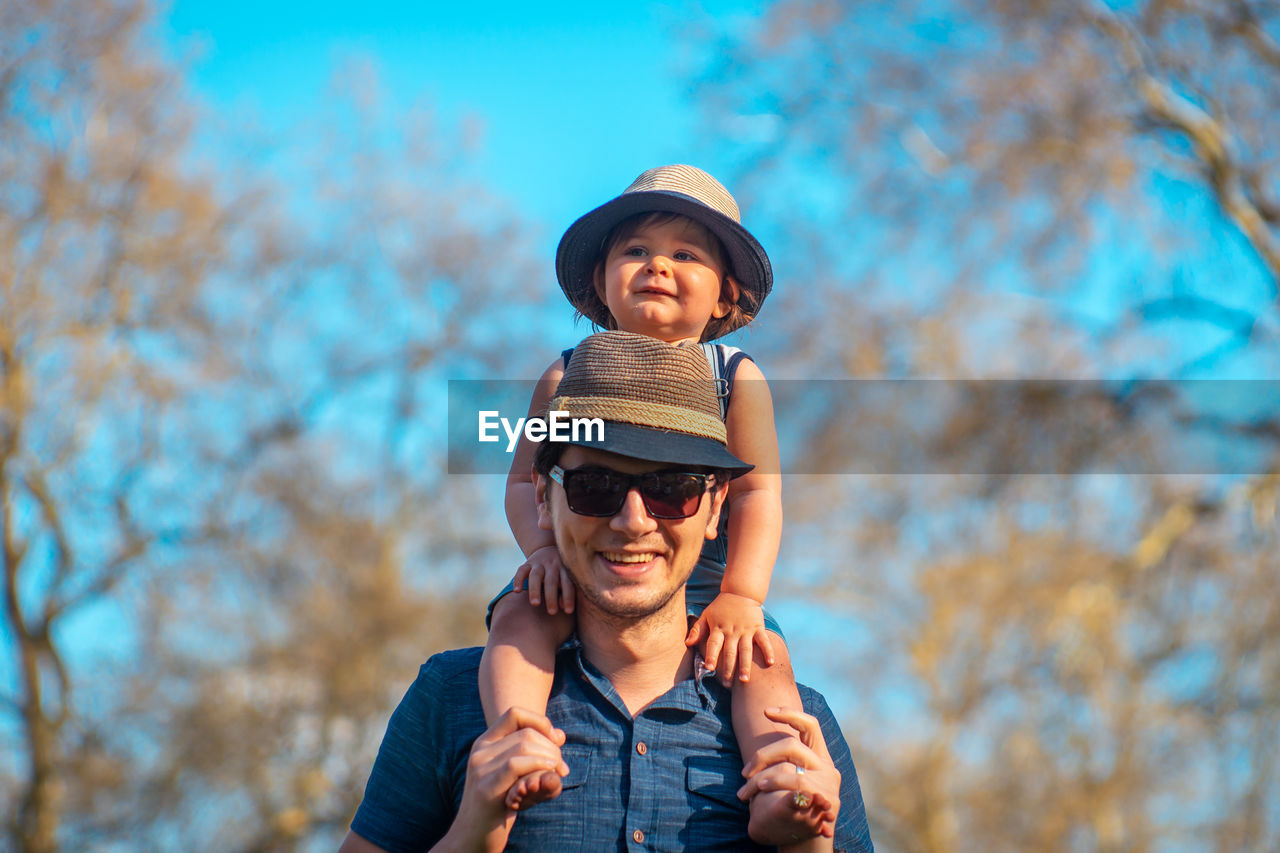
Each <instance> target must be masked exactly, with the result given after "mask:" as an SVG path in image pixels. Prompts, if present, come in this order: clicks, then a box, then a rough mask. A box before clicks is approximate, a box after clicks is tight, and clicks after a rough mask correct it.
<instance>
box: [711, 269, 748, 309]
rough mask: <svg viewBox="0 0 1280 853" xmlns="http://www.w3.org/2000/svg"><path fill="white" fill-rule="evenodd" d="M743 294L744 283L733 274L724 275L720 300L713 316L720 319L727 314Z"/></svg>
mask: <svg viewBox="0 0 1280 853" xmlns="http://www.w3.org/2000/svg"><path fill="white" fill-rule="evenodd" d="M741 295H742V285H740V284H738V280H737V279H736V278H734V277H733V276H731V275H726V276H725V277H724V282H723V283H722V284H721V285H720V301H719V302H717V303H716V307H715V310H713V311H712V312H711V316H712V317H715V318H716V319H717V320H719V319H720V318H721V317H724V316H726V315H727V314H728V313H729V311H730V310H732V309H733V306H735V305H737V304H738V297H739V296H741Z"/></svg>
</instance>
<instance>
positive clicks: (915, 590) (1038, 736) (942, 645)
mask: <svg viewBox="0 0 1280 853" xmlns="http://www.w3.org/2000/svg"><path fill="white" fill-rule="evenodd" d="M703 35H704V36H707V34H706V33H704V34H703ZM718 38H719V43H718V45H717V46H718V48H719V49H717V50H715V51H714V52H708V55H713V56H714V57H715V58H714V59H711V60H709V64H708V65H707V66H706V67H705V68H704V69H703V70H702V72H701V77H700V80H701V82H700V84H699V87H698V95H699V97H700V98H701V100H702V102H703V103H704V104H706V109H707V116H708V119H709V127H710V128H711V129H713V130H714V131H715V132H716V133H717V134H718V138H720V139H721V140H723V142H724V143H725V144H727V145H729V146H730V147H731V149H732V154H733V155H735V156H737V157H739V158H740V159H741V162H742V164H743V166H742V174H741V175H740V176H738V178H737V179H735V180H733V181H732V182H731V183H732V185H733V186H735V188H737V187H742V188H743V189H744V192H743V195H744V196H746V198H745V199H744V201H745V204H744V208H745V210H746V212H747V217H748V219H749V220H750V222H751V223H752V226H753V228H758V229H760V230H762V231H764V232H766V234H767V235H768V236H769V238H770V243H769V245H770V247H771V253H772V254H773V256H774V259H775V267H776V268H777V269H778V270H779V288H778V293H777V294H776V296H775V297H773V298H775V299H777V300H778V302H777V303H776V304H773V305H772V307H770V308H767V309H766V312H765V316H764V318H763V319H762V323H761V328H760V330H759V332H758V333H757V337H756V338H755V340H754V341H753V343H752V347H753V349H756V350H759V351H761V352H763V353H764V354H765V363H766V364H772V365H773V366H774V368H773V372H774V373H775V374H776V375H784V376H785V375H791V376H801V377H831V378H847V377H855V378H865V377H882V376H890V377H983V378H988V377H1043V376H1056V377H1072V378H1079V377H1092V376H1099V375H1101V376H1116V375H1119V376H1133V375H1135V374H1136V375H1139V376H1143V375H1156V376H1161V377H1174V378H1182V377H1199V378H1209V379H1214V378H1221V377H1224V376H1226V377H1239V376H1252V377H1273V376H1275V375H1276V372H1277V368H1278V367H1280V361H1278V359H1277V353H1280V347H1277V346H1276V338H1277V332H1278V331H1280V304H1278V301H1277V295H1278V285H1280V262H1278V260H1280V253H1278V252H1277V248H1278V246H1280V206H1277V199H1278V197H1280V171H1277V163H1280V160H1278V159H1277V157H1278V156H1280V149H1278V148H1277V141H1278V140H1280V124H1278V121H1277V116H1280V112H1277V109H1276V107H1277V106H1278V104H1277V99H1278V98H1280V50H1277V43H1278V41H1280V7H1277V6H1276V5H1275V4H1274V3H1269V2H1245V0H1238V2H1237V0H1232V2H1169V1H1168V0H1141V2H1134V3H1123V4H1117V3H1102V2H1087V0H1079V2H1031V3H1004V2H996V3H974V2H966V0H948V2H907V3H897V4H891V5H890V4H872V3H847V2H836V0H779V2H776V3H774V4H772V5H771V6H770V7H769V9H768V10H767V12H765V13H764V14H763V15H762V16H761V17H760V18H759V19H758V20H754V21H751V22H748V23H742V24H741V25H740V26H739V27H738V28H737V29H733V30H731V31H728V32H721V33H720V34H719V36H718ZM703 43H706V42H705V41H704V42H703ZM771 211H785V217H784V216H778V217H776V218H775V220H773V221H770V219H769V215H770V212H771ZM794 283H803V285H802V286H793V285H794ZM775 384H776V383H775ZM778 392H779V393H786V389H785V387H783V388H779V389H778ZM797 393H798V398H799V399H806V398H807V399H810V400H812V399H813V398H814V397H817V396H821V397H822V398H823V406H822V408H821V410H820V417H814V418H809V419H806V420H805V421H804V422H803V423H801V424H798V425H797V424H796V423H794V421H795V420H796V417H795V414H796V412H794V411H793V412H792V413H791V414H792V417H791V420H792V422H793V423H792V424H791V426H792V427H794V430H793V431H792V432H791V433H790V435H791V444H790V445H789V446H788V447H785V448H784V459H787V460H789V461H790V465H789V467H791V468H792V469H793V470H797V469H798V470H803V471H842V470H843V471H848V470H854V468H855V467H856V465H857V464H859V462H860V460H872V461H875V460H876V459H877V457H876V456H874V454H875V453H876V452H877V451H876V445H875V441H876V440H877V439H878V438H883V437H884V436H885V435H886V434H888V435H892V436H894V437H900V436H903V435H905V436H906V437H907V440H908V441H917V442H918V449H919V451H920V455H919V456H918V457H917V462H918V464H919V466H920V467H918V468H917V469H916V470H917V471H926V470H929V469H928V468H926V467H925V466H926V465H927V464H928V462H929V461H930V460H931V461H932V462H933V463H934V464H935V465H936V468H935V469H934V471H935V472H936V473H937V474H938V475H939V476H931V477H922V478H918V477H901V476H862V477H857V478H852V479H851V478H831V477H825V478H824V477H812V478H805V479H803V480H799V479H797V480H796V481H794V482H793V483H792V484H791V485H789V487H788V490H787V501H788V506H787V517H788V527H787V548H786V550H784V557H785V558H786V559H787V560H788V565H787V566H786V568H785V569H780V571H779V579H780V590H779V591H780V592H784V593H785V592H786V591H787V590H788V589H789V590H790V594H792V595H802V596H804V597H805V598H806V599H810V600H813V601H822V602H823V606H825V607H828V608H830V612H831V615H832V618H835V619H839V620H844V621H845V622H846V623H847V625H848V632H847V633H848V637H849V638H850V641H849V643H848V647H847V649H846V650H844V651H843V652H842V653H841V654H842V656H843V664H844V667H845V671H846V672H848V673H849V674H850V675H852V676H853V677H852V678H851V679H850V680H851V682H852V683H853V684H855V685H857V686H858V689H857V691H856V694H855V697H854V698H855V701H856V702H857V704H856V706H855V715H854V717H853V719H852V720H851V722H850V725H849V731H850V733H851V735H852V739H853V740H854V741H855V756H856V758H857V759H858V762H859V769H860V770H861V771H863V773H864V775H865V776H866V777H867V778H866V780H865V784H866V787H867V790H868V797H869V806H868V811H869V813H870V815H871V818H872V821H873V833H874V834H875V836H876V839H877V841H878V842H879V843H880V844H881V846H884V847H885V848H886V849H889V850H904V851H950V850H968V849H981V850H1010V851H1013V850H1040V849H1068V850H1153V851H1154V850H1200V849H1214V850H1222V851H1228V850H1257V851H1263V850H1272V849H1275V848H1276V846H1277V844H1278V843H1280V810H1277V808H1276V806H1275V804H1276V803H1277V802H1280V796H1278V793H1280V760H1278V753H1280V725H1277V723H1280V719H1278V714H1280V711H1278V710H1277V709H1278V708H1280V704H1278V703H1277V699H1280V679H1278V677H1277V673H1278V672H1280V667H1277V662H1280V607H1278V606H1277V603H1276V599H1275V596H1274V595H1268V594H1267V593H1265V592H1264V590H1266V589H1267V588H1268V587H1269V586H1272V585H1274V583H1275V581H1276V579H1277V578H1278V577H1280V557H1278V556H1277V555H1278V554H1280V548H1278V547H1277V544H1278V543H1277V541H1276V540H1277V518H1276V494H1277V492H1276V488H1277V480H1276V476H1275V474H1274V473H1257V474H1255V475H1253V476H1247V477H1245V476H1225V475H1224V476H1210V475H1198V476H1178V477H1156V476H1153V477H1109V476H1088V477H1084V476H1077V477H1028V476H1017V475H1018V474H1020V473H1022V474H1025V473H1027V472H1028V469H1027V468H1026V467H1022V466H1021V463H1022V461H1023V460H1025V459H1027V458H1030V457H1031V456H1032V455H1033V454H1034V453H1035V452H1037V449H1038V450H1041V451H1042V450H1043V449H1044V446H1043V444H1042V446H1040V447H1039V448H1037V442H1038V441H1039V442H1043V439H1044V436H1043V435H1039V434H1037V432H1038V431H1039V430H1037V431H1033V425H1034V427H1042V428H1048V429H1049V430H1052V429H1054V428H1055V427H1057V428H1059V429H1060V430H1062V431H1064V432H1065V433H1066V434H1068V435H1069V434H1070V433H1071V431H1072V430H1078V429H1079V428H1080V426H1081V425H1092V426H1096V427H1097V428H1098V432H1097V434H1096V435H1091V436H1080V435H1079V433H1077V437H1081V438H1082V439H1083V440H1079V441H1072V440H1062V436H1061V435H1060V436H1058V437H1057V438H1054V437H1053V436H1052V435H1051V436H1050V441H1049V442H1048V445H1047V446H1048V447H1050V448H1052V449H1054V450H1055V451H1056V452H1058V453H1059V458H1058V459H1057V460H1056V467H1052V466H1051V468H1050V469H1049V470H1051V471H1052V470H1061V471H1067V472H1072V471H1080V470H1092V471H1102V472H1105V471H1108V470H1123V466H1122V465H1120V464H1118V463H1117V464H1116V467H1108V465H1110V464H1113V463H1116V460H1117V459H1119V460H1123V459H1124V458H1125V457H1124V454H1131V455H1132V456H1134V457H1143V456H1144V455H1145V454H1155V455H1158V454H1156V453H1155V448H1156V447H1157V446H1158V445H1159V443H1160V442H1162V441H1163V442H1172V443H1173V445H1172V446H1175V447H1177V446H1181V447H1184V448H1185V447H1187V445H1186V444H1181V445H1179V444H1178V442H1183V441H1185V440H1186V434H1185V433H1180V432H1179V430H1181V429H1186V428H1188V426H1189V425H1190V426H1191V427H1207V428H1208V431H1209V432H1211V433H1212V432H1216V434H1217V435H1218V436H1219V439H1218V440H1219V441H1220V443H1221V446H1224V447H1225V446H1230V445H1233V444H1236V443H1239V442H1241V441H1243V440H1246V439H1248V440H1256V441H1257V445H1256V449H1257V450H1258V453H1259V457H1255V458H1261V459H1263V460H1264V461H1263V463H1262V464H1261V465H1260V466H1257V467H1255V468H1253V469H1252V470H1254V471H1259V470H1260V469H1261V470H1263V471H1265V469H1266V468H1267V467H1268V465H1270V466H1274V465H1275V461H1274V460H1275V459H1276V458H1277V451H1278V448H1280V411H1277V409H1276V407H1275V404H1274V400H1272V401H1271V402H1270V404H1267V403H1266V402H1265V401H1263V404H1262V405H1244V406H1239V407H1237V408H1235V409H1234V410H1230V411H1228V412H1226V416H1225V417H1214V418H1209V417H1205V416H1203V414H1204V413H1203V412H1196V411H1191V412H1183V414H1184V415H1186V416H1187V418H1188V420H1186V421H1183V422H1178V421H1177V419H1176V418H1175V419H1173V420H1172V421H1167V422H1165V423H1164V425H1163V426H1160V427H1153V426H1152V422H1150V421H1145V420H1142V419H1141V418H1139V417H1138V416H1137V415H1136V413H1135V411H1134V409H1133V408H1132V407H1130V406H1126V405H1124V402H1125V401H1124V400H1123V399H1122V398H1119V397H1116V396H1114V395H1109V394H1107V393H1104V392H1100V393H1098V394H1097V395H1095V396H1094V397H1093V398H1092V399H1085V398H1081V399H1079V400H1078V401H1077V402H1078V403H1082V404H1084V405H1083V406H1082V407H1080V406H1078V407H1076V408H1072V407H1069V406H1065V405H1064V406H1062V407H1061V408H1060V410H1058V411H1057V412H1056V415H1057V416H1058V417H1050V416H1048V415H1047V414H1045V412H1044V411H1043V410H1042V412H1041V415H1042V416H1041V417H1039V418H1033V419H1029V420H1023V421H1020V420H1018V418H1017V417H1016V415H1018V414H1021V413H1023V412H1024V411H1026V410H1029V409H1031V410H1033V409H1034V405H1035V403H1036V400H1035V398H1034V393H1035V392H1034V389H1033V388H1031V386H1028V385H1022V386H1019V387H1018V388H1016V389H1014V390H1012V391H1007V392H1006V391H1002V392H1001V393H1002V394H1004V396H1003V397H1001V396H1000V395H999V394H994V395H984V394H977V395H975V396H974V397H973V399H972V401H971V403H972V404H971V405H969V406H967V407H966V406H957V407H956V408H954V409H953V410H949V411H938V410H929V411H928V412H927V413H925V415H926V416H924V417H922V416H921V414H922V413H921V411H920V410H919V409H917V410H916V411H915V412H914V413H913V412H911V411H905V412H904V411H901V410H898V411H894V410H891V409H890V407H892V406H902V405H904V404H905V403H906V402H907V401H909V400H910V399H912V393H913V392H911V391H910V390H908V389H904V390H903V391H901V393H899V394H898V395H897V396H896V397H890V398H889V399H888V400H887V401H886V407H885V408H884V409H877V408H874V407H862V408H859V407H856V406H850V405H848V401H850V400H852V399H856V395H854V394H843V395H842V394H838V393H834V392H832V393H823V394H821V395H819V394H817V393H816V392H812V391H810V392H806V391H804V390H803V388H802V389H801V390H800V391H799V392H797ZM1010 395H1012V396H1010ZM1019 395H1020V396H1019ZM992 396H994V397H997V398H999V399H1003V400H1004V403H1005V405H1002V406H993V405H992V402H991V397H992ZM1086 396H1087V395H1086ZM842 399H843V400H844V401H845V405H843V406H842V405H841V403H840V401H841V400H842ZM916 402H919V399H917V400H916ZM1253 402H1254V403H1257V402H1258V401H1257V400H1254V401H1253ZM1095 403H1096V404H1098V405H1096V406H1093V407H1092V408H1090V404H1095ZM796 411H802V410H801V409H797V410H796ZM779 412H780V413H782V414H780V417H783V418H786V417H787V414H786V412H787V409H786V407H784V406H781V405H780V406H779ZM1219 414H1221V413H1219ZM1082 415H1083V416H1082ZM1094 415H1096V416H1097V418H1098V419H1097V420H1096V421H1094V420H1091V418H1092V417H1093V416H1094ZM1063 424H1066V426H1065V427H1063V426H1061V425H1063ZM1170 424H1173V425H1172V426H1170ZM1092 439H1100V440H1101V441H1102V442H1103V444H1104V449H1106V450H1108V451H1109V452H1110V454H1111V455H1110V456H1106V455H1105V454H1104V457H1105V459H1107V460H1110V461H1109V462H1108V461H1104V462H1102V463H1101V464H1100V465H1094V466H1091V465H1090V464H1089V463H1088V462H1085V463H1084V464H1083V465H1081V464H1080V459H1079V458H1078V457H1077V456H1075V454H1083V457H1084V458H1092V459H1094V460H1095V461H1096V460H1097V459H1098V458H1099V457H1095V456H1090V454H1091V453H1095V452H1096V451H1097V450H1098V447H1097V445H1096V443H1095V444H1091V440H1092ZM1107 441H1112V442H1115V444H1112V445H1110V446H1109V447H1105V443H1106V442H1107ZM957 449H958V450H959V451H960V452H961V455H963V456H964V457H965V458H966V459H968V460H970V464H969V465H968V466H967V467H966V466H965V465H964V464H963V463H962V464H961V465H960V466H959V467H958V468H955V467H950V463H951V462H953V461H954V459H953V456H952V454H953V453H955V452H956V451H957ZM1166 450H1167V448H1166ZM856 453H861V454H863V455H861V456H856V455H852V454H856ZM1164 458H1165V459H1166V460H1168V459H1169V458H1170V457H1169V456H1165V457H1164ZM974 460H985V462H978V463H975V462H974ZM1182 462H1183V460H1181V459H1178V458H1174V460H1173V467H1172V469H1162V468H1155V469H1152V468H1150V467H1147V466H1145V465H1144V464H1143V463H1139V464H1138V465H1137V466H1136V467H1137V468H1138V469H1141V470H1148V471H1151V470H1155V471H1161V470H1177V469H1178V466H1179V464H1181V463H1182ZM870 469H871V466H867V468H866V470H870ZM1189 469H1190V467H1188V469H1187V470H1189ZM888 470H890V471H892V470H893V469H891V468H890V469H888ZM955 471H968V472H971V474H972V476H942V475H944V474H946V473H948V472H951V473H953V474H954V472H955ZM815 567H818V568H815ZM788 583H790V586H789V587H788ZM797 642H799V641H797ZM799 656H800V657H803V654H802V653H801V654H800V655H799Z"/></svg>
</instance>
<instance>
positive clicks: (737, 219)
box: [556, 165, 773, 334]
mask: <svg viewBox="0 0 1280 853" xmlns="http://www.w3.org/2000/svg"><path fill="white" fill-rule="evenodd" d="M651 212H660V213H678V214H680V215H681V216H687V217H689V218H690V219H692V220H694V221H696V222H699V223H701V224H702V225H704V226H706V227H707V229H708V230H710V231H711V233H712V234H715V235H716V236H717V237H719V238H720V242H721V243H723V244H724V247H725V250H726V251H727V252H728V254H729V264H730V266H731V267H732V273H733V275H734V276H735V277H736V278H737V280H738V283H739V284H740V285H741V286H742V287H743V288H744V289H746V290H747V291H748V292H749V293H751V294H752V296H754V299H753V300H752V302H754V304H755V306H756V310H757V311H758V310H759V306H760V305H761V304H762V303H763V302H764V298H765V297H766V296H768V295H769V291H770V290H772V289H773V267H772V266H771V265H770V263H769V256H768V255H767V254H766V253H765V251H764V247H763V246H761V245H760V243H759V241H758V240H756V238H755V237H753V236H751V232H749V231H747V229H746V228H744V227H742V219H741V214H740V213H739V212H738V203H737V202H736V201H734V198H733V196H732V195H730V194H729V191H728V190H727V189H725V188H724V185H723V184H721V183H720V182H719V181H717V180H716V179H715V178H713V177H711V176H710V175H709V174H707V173H706V172H704V171H702V170H701V169H699V168H696V167H694V166H680V165H677V166H659V167H658V168H656V169H650V170H648V171H647V172H644V173H643V174H641V175H640V177H638V178H636V179H635V180H634V181H632V182H631V186H629V187H627V188H626V189H625V190H623V191H622V195H620V196H618V197H617V198H615V199H613V200H612V201H608V202H605V203H604V204H602V205H600V206H599V207H597V208H596V209H595V210H593V211H591V212H590V213H588V214H586V215H585V216H583V217H581V218H580V219H578V221H577V222H575V223H573V224H572V225H570V226H569V228H568V230H567V231H565V232H564V236H563V237H561V238H560V247H559V248H558V249H557V250H556V278H558V279H559V280H560V287H561V288H562V289H563V290H564V293H565V296H567V297H569V302H571V303H572V304H573V307H574V308H577V309H578V310H579V311H580V312H582V315H583V316H584V317H586V318H587V319H588V320H590V321H591V322H593V323H595V324H596V325H597V326H600V327H602V328H603V327H606V326H607V325H608V320H609V309H608V308H607V307H605V304H604V303H603V302H601V301H600V297H599V295H598V294H597V293H596V289H595V283H594V282H593V280H592V274H593V272H594V270H595V266H596V262H597V261H598V260H599V259H600V253H601V251H602V250H603V248H604V240H605V238H606V237H607V236H608V235H609V232H610V231H612V230H613V228H614V227H615V226H616V225H618V223H620V222H622V221H623V220H624V219H627V218H628V217H631V216H635V215H637V214H640V213H651ZM748 319H750V318H748ZM731 331H733V329H731V328H724V329H722V330H721V334H728V333H729V332H731Z"/></svg>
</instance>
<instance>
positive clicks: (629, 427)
mask: <svg viewBox="0 0 1280 853" xmlns="http://www.w3.org/2000/svg"><path fill="white" fill-rule="evenodd" d="M586 432H588V433H589V432H590V430H587V431H586ZM564 443H565V444H574V445H577V446H579V447H589V448H591V449H592V450H604V451H607V452H609V453H616V454H618V455H619V456H628V457H630V458H632V459H639V460H641V461H643V462H663V463H669V464H672V465H695V466H698V467H700V468H726V469H728V470H729V472H730V479H736V478H737V477H741V476H742V475H743V474H745V473H747V472H748V471H750V470H751V469H752V468H754V467H755V466H753V465H748V464H747V463H746V462H743V461H742V460H741V459H739V458H738V457H736V456H734V455H733V454H732V453H730V452H729V451H728V449H727V448H726V447H725V446H724V445H723V444H721V443H720V442H718V441H715V440H713V439H710V438H703V437H702V436H698V435H688V434H687V433H682V432H672V431H671V430H665V429H657V428H655V427H646V426H640V425H638V424H628V423H621V422H619V421H605V422H604V430H603V436H602V437H601V439H600V440H599V441H590V440H587V439H586V438H584V439H582V440H576V441H567V442H564Z"/></svg>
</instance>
